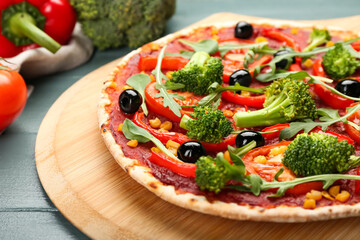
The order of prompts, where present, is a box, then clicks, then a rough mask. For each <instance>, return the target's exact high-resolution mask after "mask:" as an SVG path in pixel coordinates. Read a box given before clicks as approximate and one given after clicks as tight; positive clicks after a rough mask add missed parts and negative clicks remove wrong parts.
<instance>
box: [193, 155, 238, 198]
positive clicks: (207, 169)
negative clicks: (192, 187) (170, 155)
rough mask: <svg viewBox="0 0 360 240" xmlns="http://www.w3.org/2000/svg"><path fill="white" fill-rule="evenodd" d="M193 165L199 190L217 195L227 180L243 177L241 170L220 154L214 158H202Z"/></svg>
mask: <svg viewBox="0 0 360 240" xmlns="http://www.w3.org/2000/svg"><path fill="white" fill-rule="evenodd" d="M195 164H196V170H195V182H196V184H197V185H198V186H199V187H200V189H201V190H209V191H212V192H215V193H219V192H220V191H221V190H222V189H223V188H224V187H225V186H226V183H227V182H228V181H229V180H231V179H236V178H238V177H239V176H243V172H242V169H241V168H240V167H238V166H236V165H234V164H230V163H229V162H228V161H227V160H225V159H224V157H223V155H222V153H219V154H218V155H217V156H216V158H212V157H210V156H202V157H200V158H199V159H198V160H197V162H196V163H195Z"/></svg>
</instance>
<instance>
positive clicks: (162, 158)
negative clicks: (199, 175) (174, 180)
mask: <svg viewBox="0 0 360 240" xmlns="http://www.w3.org/2000/svg"><path fill="white" fill-rule="evenodd" d="M151 153H152V154H151V156H150V157H149V158H148V159H149V161H150V162H152V163H155V164H157V165H159V166H162V167H165V168H167V169H170V170H171V171H173V172H174V173H177V174H179V175H181V176H184V177H195V169H196V165H195V164H193V163H185V162H179V161H177V160H175V159H172V158H171V157H169V156H167V155H166V154H164V153H157V152H154V151H151Z"/></svg>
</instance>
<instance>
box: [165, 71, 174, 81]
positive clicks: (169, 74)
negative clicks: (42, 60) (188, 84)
mask: <svg viewBox="0 0 360 240" xmlns="http://www.w3.org/2000/svg"><path fill="white" fill-rule="evenodd" d="M173 73H174V72H173V71H169V72H167V73H166V77H167V78H168V79H171V78H172V74H173Z"/></svg>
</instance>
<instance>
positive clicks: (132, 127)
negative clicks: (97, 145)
mask: <svg viewBox="0 0 360 240" xmlns="http://www.w3.org/2000/svg"><path fill="white" fill-rule="evenodd" d="M122 132H123V133H124V135H125V137H126V138H127V139H129V140H137V141H138V142H141V143H146V142H149V141H151V142H153V143H154V144H155V145H156V146H157V147H158V148H159V149H160V150H161V151H162V152H163V153H165V154H166V155H168V156H169V157H171V158H173V159H176V160H178V161H181V160H180V159H178V158H177V157H176V156H175V155H174V154H172V153H171V152H170V151H169V150H168V149H167V148H166V147H165V146H164V145H163V144H162V143H161V142H160V140H159V139H157V138H156V137H154V136H153V135H152V134H151V133H150V132H149V131H147V130H146V129H143V128H141V127H139V126H137V125H136V124H135V123H133V122H132V121H131V120H129V119H128V118H126V119H125V121H124V122H123V126H122Z"/></svg>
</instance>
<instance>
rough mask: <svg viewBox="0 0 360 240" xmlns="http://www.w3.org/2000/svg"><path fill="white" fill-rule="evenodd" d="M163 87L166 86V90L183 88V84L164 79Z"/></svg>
mask: <svg viewBox="0 0 360 240" xmlns="http://www.w3.org/2000/svg"><path fill="white" fill-rule="evenodd" d="M165 87H166V89H167V90H178V89H182V88H184V87H185V85H184V84H182V83H175V82H170V81H166V82H165Z"/></svg>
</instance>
